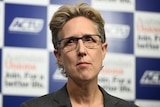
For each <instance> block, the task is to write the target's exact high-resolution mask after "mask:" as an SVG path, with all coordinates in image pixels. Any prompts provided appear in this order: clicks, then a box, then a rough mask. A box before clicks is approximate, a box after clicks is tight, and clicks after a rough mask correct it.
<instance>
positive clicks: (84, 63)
mask: <svg viewBox="0 0 160 107" xmlns="http://www.w3.org/2000/svg"><path fill="white" fill-rule="evenodd" d="M86 64H90V63H88V62H79V63H78V64H76V65H86Z"/></svg>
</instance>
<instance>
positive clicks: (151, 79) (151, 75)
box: [140, 70, 160, 85]
mask: <svg viewBox="0 0 160 107" xmlns="http://www.w3.org/2000/svg"><path fill="white" fill-rule="evenodd" d="M140 84H146V85H160V71H149V70H147V71H145V72H144V74H143V76H142V78H141V80H140Z"/></svg>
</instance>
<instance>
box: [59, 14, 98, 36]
mask: <svg viewBox="0 0 160 107" xmlns="http://www.w3.org/2000/svg"><path fill="white" fill-rule="evenodd" d="M97 33H98V30H97V26H96V24H95V23H94V22H93V21H92V20H90V19H88V18H85V17H83V16H79V17H75V18H72V19H70V20H69V21H68V22H66V23H65V24H64V26H63V27H62V30H61V35H62V36H63V37H62V38H64V37H65V38H66V37H70V36H82V35H85V34H97Z"/></svg>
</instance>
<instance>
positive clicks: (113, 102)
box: [21, 85, 138, 107]
mask: <svg viewBox="0 0 160 107" xmlns="http://www.w3.org/2000/svg"><path fill="white" fill-rule="evenodd" d="M99 88H100V90H101V91H102V93H103V96H104V107H138V106H136V105H134V104H132V103H130V102H128V101H125V100H122V99H120V98H117V97H114V96H111V95H110V94H108V93H107V92H106V91H105V90H104V89H103V88H102V87H100V86H99ZM21 107H72V105H71V102H70V99H69V96H68V92H67V88H66V85H65V86H64V87H62V88H61V89H60V90H58V91H56V92H53V93H50V94H47V95H44V96H41V97H38V98H34V99H31V100H29V101H26V102H24V103H22V105H21Z"/></svg>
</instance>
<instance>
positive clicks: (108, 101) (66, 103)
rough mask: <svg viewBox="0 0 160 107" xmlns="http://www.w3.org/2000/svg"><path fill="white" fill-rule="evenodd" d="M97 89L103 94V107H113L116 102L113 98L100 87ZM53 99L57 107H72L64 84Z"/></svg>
mask: <svg viewBox="0 0 160 107" xmlns="http://www.w3.org/2000/svg"><path fill="white" fill-rule="evenodd" d="M99 89H100V90H101V92H102V94H103V98H104V107H113V106H114V105H115V104H116V103H117V102H118V100H117V99H116V98H115V97H113V96H111V95H110V94H108V93H107V92H106V91H105V90H104V89H103V88H102V87H101V86H99ZM54 98H55V99H54V100H55V101H56V102H57V103H58V104H59V106H58V107H72V105H71V101H70V99H69V95H68V91H67V88H66V84H65V85H64V86H63V87H62V88H61V89H60V90H58V91H57V92H56V93H55V97H54Z"/></svg>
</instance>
